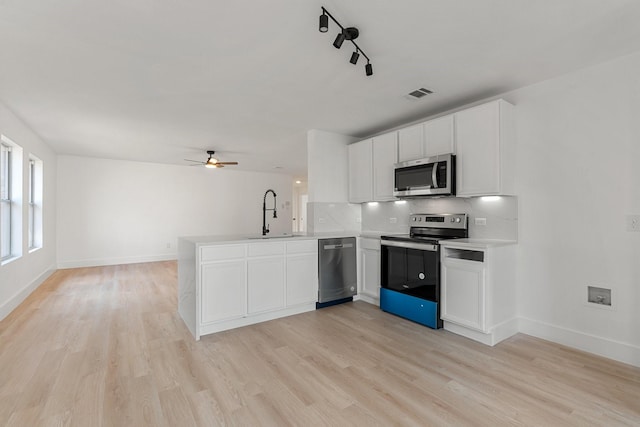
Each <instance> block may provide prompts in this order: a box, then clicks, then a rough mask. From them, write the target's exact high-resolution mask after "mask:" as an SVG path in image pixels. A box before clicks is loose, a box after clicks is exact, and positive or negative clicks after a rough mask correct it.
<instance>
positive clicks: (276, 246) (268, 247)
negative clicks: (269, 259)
mask: <svg viewBox="0 0 640 427" xmlns="http://www.w3.org/2000/svg"><path fill="white" fill-rule="evenodd" d="M271 255H284V243H283V242H269V243H252V244H250V245H249V246H248V250H247V256H250V257H253V256H271Z"/></svg>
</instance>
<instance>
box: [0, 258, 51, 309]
mask: <svg viewBox="0 0 640 427" xmlns="http://www.w3.org/2000/svg"><path fill="white" fill-rule="evenodd" d="M54 271H56V269H55V266H54V265H52V266H50V267H49V268H47V269H46V270H45V271H44V272H43V273H42V274H40V275H39V276H38V277H36V278H35V279H33V280H32V281H31V282H30V283H28V284H27V286H25V287H24V288H22V289H21V290H19V291H18V292H17V293H16V294H15V295H14V296H12V297H11V298H9V300H8V301H7V302H5V303H4V304H2V305H1V306H0V320H2V319H4V318H5V317H7V316H8V315H9V313H11V312H12V311H13V310H15V309H16V307H18V306H19V305H20V304H21V303H22V301H24V300H25V299H27V297H28V296H29V295H31V292H33V291H35V290H36V289H37V288H38V286H40V285H41V284H42V282H44V281H45V280H47V278H48V277H49V276H51V274H53V272H54Z"/></svg>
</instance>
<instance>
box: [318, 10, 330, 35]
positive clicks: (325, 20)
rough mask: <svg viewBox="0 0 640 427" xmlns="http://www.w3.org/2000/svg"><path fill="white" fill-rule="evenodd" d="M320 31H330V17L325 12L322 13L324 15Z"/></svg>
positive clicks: (321, 17) (321, 18)
mask: <svg viewBox="0 0 640 427" xmlns="http://www.w3.org/2000/svg"><path fill="white" fill-rule="evenodd" d="M318 29H319V30H320V32H321V33H326V32H327V31H329V17H328V16H327V14H326V13H325V12H324V10H323V11H322V15H320V26H319V28H318Z"/></svg>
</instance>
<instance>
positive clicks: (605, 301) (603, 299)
mask: <svg viewBox="0 0 640 427" xmlns="http://www.w3.org/2000/svg"><path fill="white" fill-rule="evenodd" d="M587 301H588V302H590V303H593V304H600V305H608V306H611V289H608V288H599V287H596V286H587Z"/></svg>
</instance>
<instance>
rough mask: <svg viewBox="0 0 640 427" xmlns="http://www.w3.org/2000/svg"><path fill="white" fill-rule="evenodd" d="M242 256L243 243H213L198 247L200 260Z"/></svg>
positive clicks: (243, 254) (243, 253)
mask: <svg viewBox="0 0 640 427" xmlns="http://www.w3.org/2000/svg"><path fill="white" fill-rule="evenodd" d="M244 256H245V246H244V245H215V246H205V247H202V248H200V261H201V262H207V261H221V260H226V259H235V258H244Z"/></svg>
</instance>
